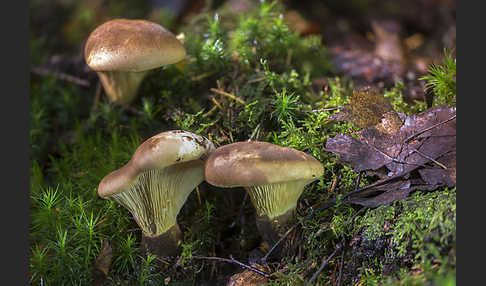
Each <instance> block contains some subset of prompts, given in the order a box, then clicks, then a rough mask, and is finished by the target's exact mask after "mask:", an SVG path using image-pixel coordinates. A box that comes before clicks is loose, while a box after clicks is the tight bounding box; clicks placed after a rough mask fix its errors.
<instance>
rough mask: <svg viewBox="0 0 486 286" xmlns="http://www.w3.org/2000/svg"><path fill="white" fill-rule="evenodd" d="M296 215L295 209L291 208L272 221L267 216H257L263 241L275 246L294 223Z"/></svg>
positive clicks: (257, 223)
mask: <svg viewBox="0 0 486 286" xmlns="http://www.w3.org/2000/svg"><path fill="white" fill-rule="evenodd" d="M294 213H295V208H291V209H289V210H288V211H287V212H285V213H284V214H282V215H279V216H276V217H274V218H273V219H270V218H269V217H268V216H267V215H261V216H259V215H256V226H257V228H258V231H259V232H260V234H261V236H262V238H263V240H264V241H266V242H268V243H269V244H270V245H273V244H275V243H276V242H277V241H278V240H279V239H280V237H282V236H283V234H284V233H285V232H286V231H287V226H288V225H290V224H291V223H292V222H293V221H294V219H295V215H294ZM277 252H278V251H277ZM277 252H276V253H277Z"/></svg>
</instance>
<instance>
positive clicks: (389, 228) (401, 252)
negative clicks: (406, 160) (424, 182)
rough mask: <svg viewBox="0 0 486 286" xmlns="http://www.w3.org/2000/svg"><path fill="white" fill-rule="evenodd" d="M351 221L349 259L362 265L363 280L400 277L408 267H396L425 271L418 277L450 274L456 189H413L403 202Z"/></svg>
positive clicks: (454, 244) (454, 234)
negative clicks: (350, 253)
mask: <svg viewBox="0 0 486 286" xmlns="http://www.w3.org/2000/svg"><path fill="white" fill-rule="evenodd" d="M356 221H358V223H357V225H358V226H359V227H357V228H355V231H354V233H353V235H354V237H355V239H356V243H355V245H354V247H353V255H352V258H351V259H352V261H354V264H355V265H354V267H356V268H361V269H360V270H359V272H360V275H361V279H362V281H368V280H373V281H375V282H379V281H382V282H383V281H384V280H387V279H388V278H387V276H388V275H390V274H394V275H399V276H403V277H405V276H407V274H405V273H407V271H404V270H402V272H399V271H398V269H400V268H403V267H404V268H403V269H409V271H411V272H412V273H413V272H417V273H423V272H425V273H424V274H423V275H422V276H421V278H420V279H422V280H425V279H429V278H430V279H435V278H437V277H436V276H438V275H436V274H441V275H442V274H444V273H447V275H453V274H454V273H455V271H454V267H455V252H456V191H455V188H454V189H451V190H448V189H446V190H442V191H436V192H432V193H425V194H423V193H418V192H417V193H415V194H414V195H412V196H411V197H410V198H409V199H408V200H404V201H397V202H395V203H394V204H393V205H391V206H380V207H378V208H376V209H370V210H367V211H366V213H365V214H364V215H363V216H361V217H358V218H356ZM451 271H452V272H451ZM454 276H455V274H454ZM434 277H435V278H434ZM408 279H410V280H411V281H414V280H413V279H412V277H409V278H408ZM420 279H416V280H417V281H418V280H420ZM388 281H389V282H390V283H392V281H393V279H388Z"/></svg>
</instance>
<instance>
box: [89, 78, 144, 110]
mask: <svg viewBox="0 0 486 286" xmlns="http://www.w3.org/2000/svg"><path fill="white" fill-rule="evenodd" d="M97 74H98V76H99V77H100V80H101V84H102V85H103V88H104V89H105V92H106V95H107V96H108V97H109V98H110V100H111V101H112V102H116V103H120V104H128V103H130V102H132V101H133V100H134V99H135V96H136V95H137V91H138V88H139V86H140V84H141V83H142V80H143V79H144V78H145V76H146V75H147V71H141V72H122V71H103V72H100V71H99V72H97Z"/></svg>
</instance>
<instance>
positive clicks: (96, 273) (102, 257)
mask: <svg viewBox="0 0 486 286" xmlns="http://www.w3.org/2000/svg"><path fill="white" fill-rule="evenodd" d="M112 258H113V249H112V248H111V246H110V243H109V242H108V240H105V241H104V242H103V247H102V248H101V250H100V254H99V255H98V257H97V258H96V260H95V262H94V268H93V285H95V286H99V285H103V283H104V282H105V280H106V278H107V276H108V271H109V270H110V265H111V260H112Z"/></svg>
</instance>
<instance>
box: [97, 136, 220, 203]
mask: <svg viewBox="0 0 486 286" xmlns="http://www.w3.org/2000/svg"><path fill="white" fill-rule="evenodd" d="M212 150H214V145H213V143H212V142H211V141H209V140H208V139H206V138H204V137H202V136H199V135H196V134H193V133H190V132H186V131H183V130H173V131H167V132H163V133H159V134H157V135H155V136H153V137H151V138H149V139H147V140H146V141H145V142H143V143H142V144H141V145H140V146H139V147H138V148H137V150H136V151H135V153H134V154H133V156H132V158H131V160H130V161H129V162H128V163H127V164H126V165H125V166H123V167H122V168H120V169H118V170H116V171H113V172H112V173H110V174H108V175H107V176H106V177H104V178H103V180H102V181H101V182H100V184H99V186H98V194H99V196H100V197H107V196H110V195H113V194H117V193H121V192H123V191H125V190H127V189H129V188H130V187H131V186H132V185H133V184H134V182H135V181H136V180H137V177H138V176H139V175H140V174H141V173H143V172H144V171H149V170H153V169H163V168H165V167H168V166H171V165H176V164H180V163H183V162H189V161H193V160H197V159H200V158H201V157H204V156H206V155H207V154H208V153H210V152H211V151H212Z"/></svg>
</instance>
